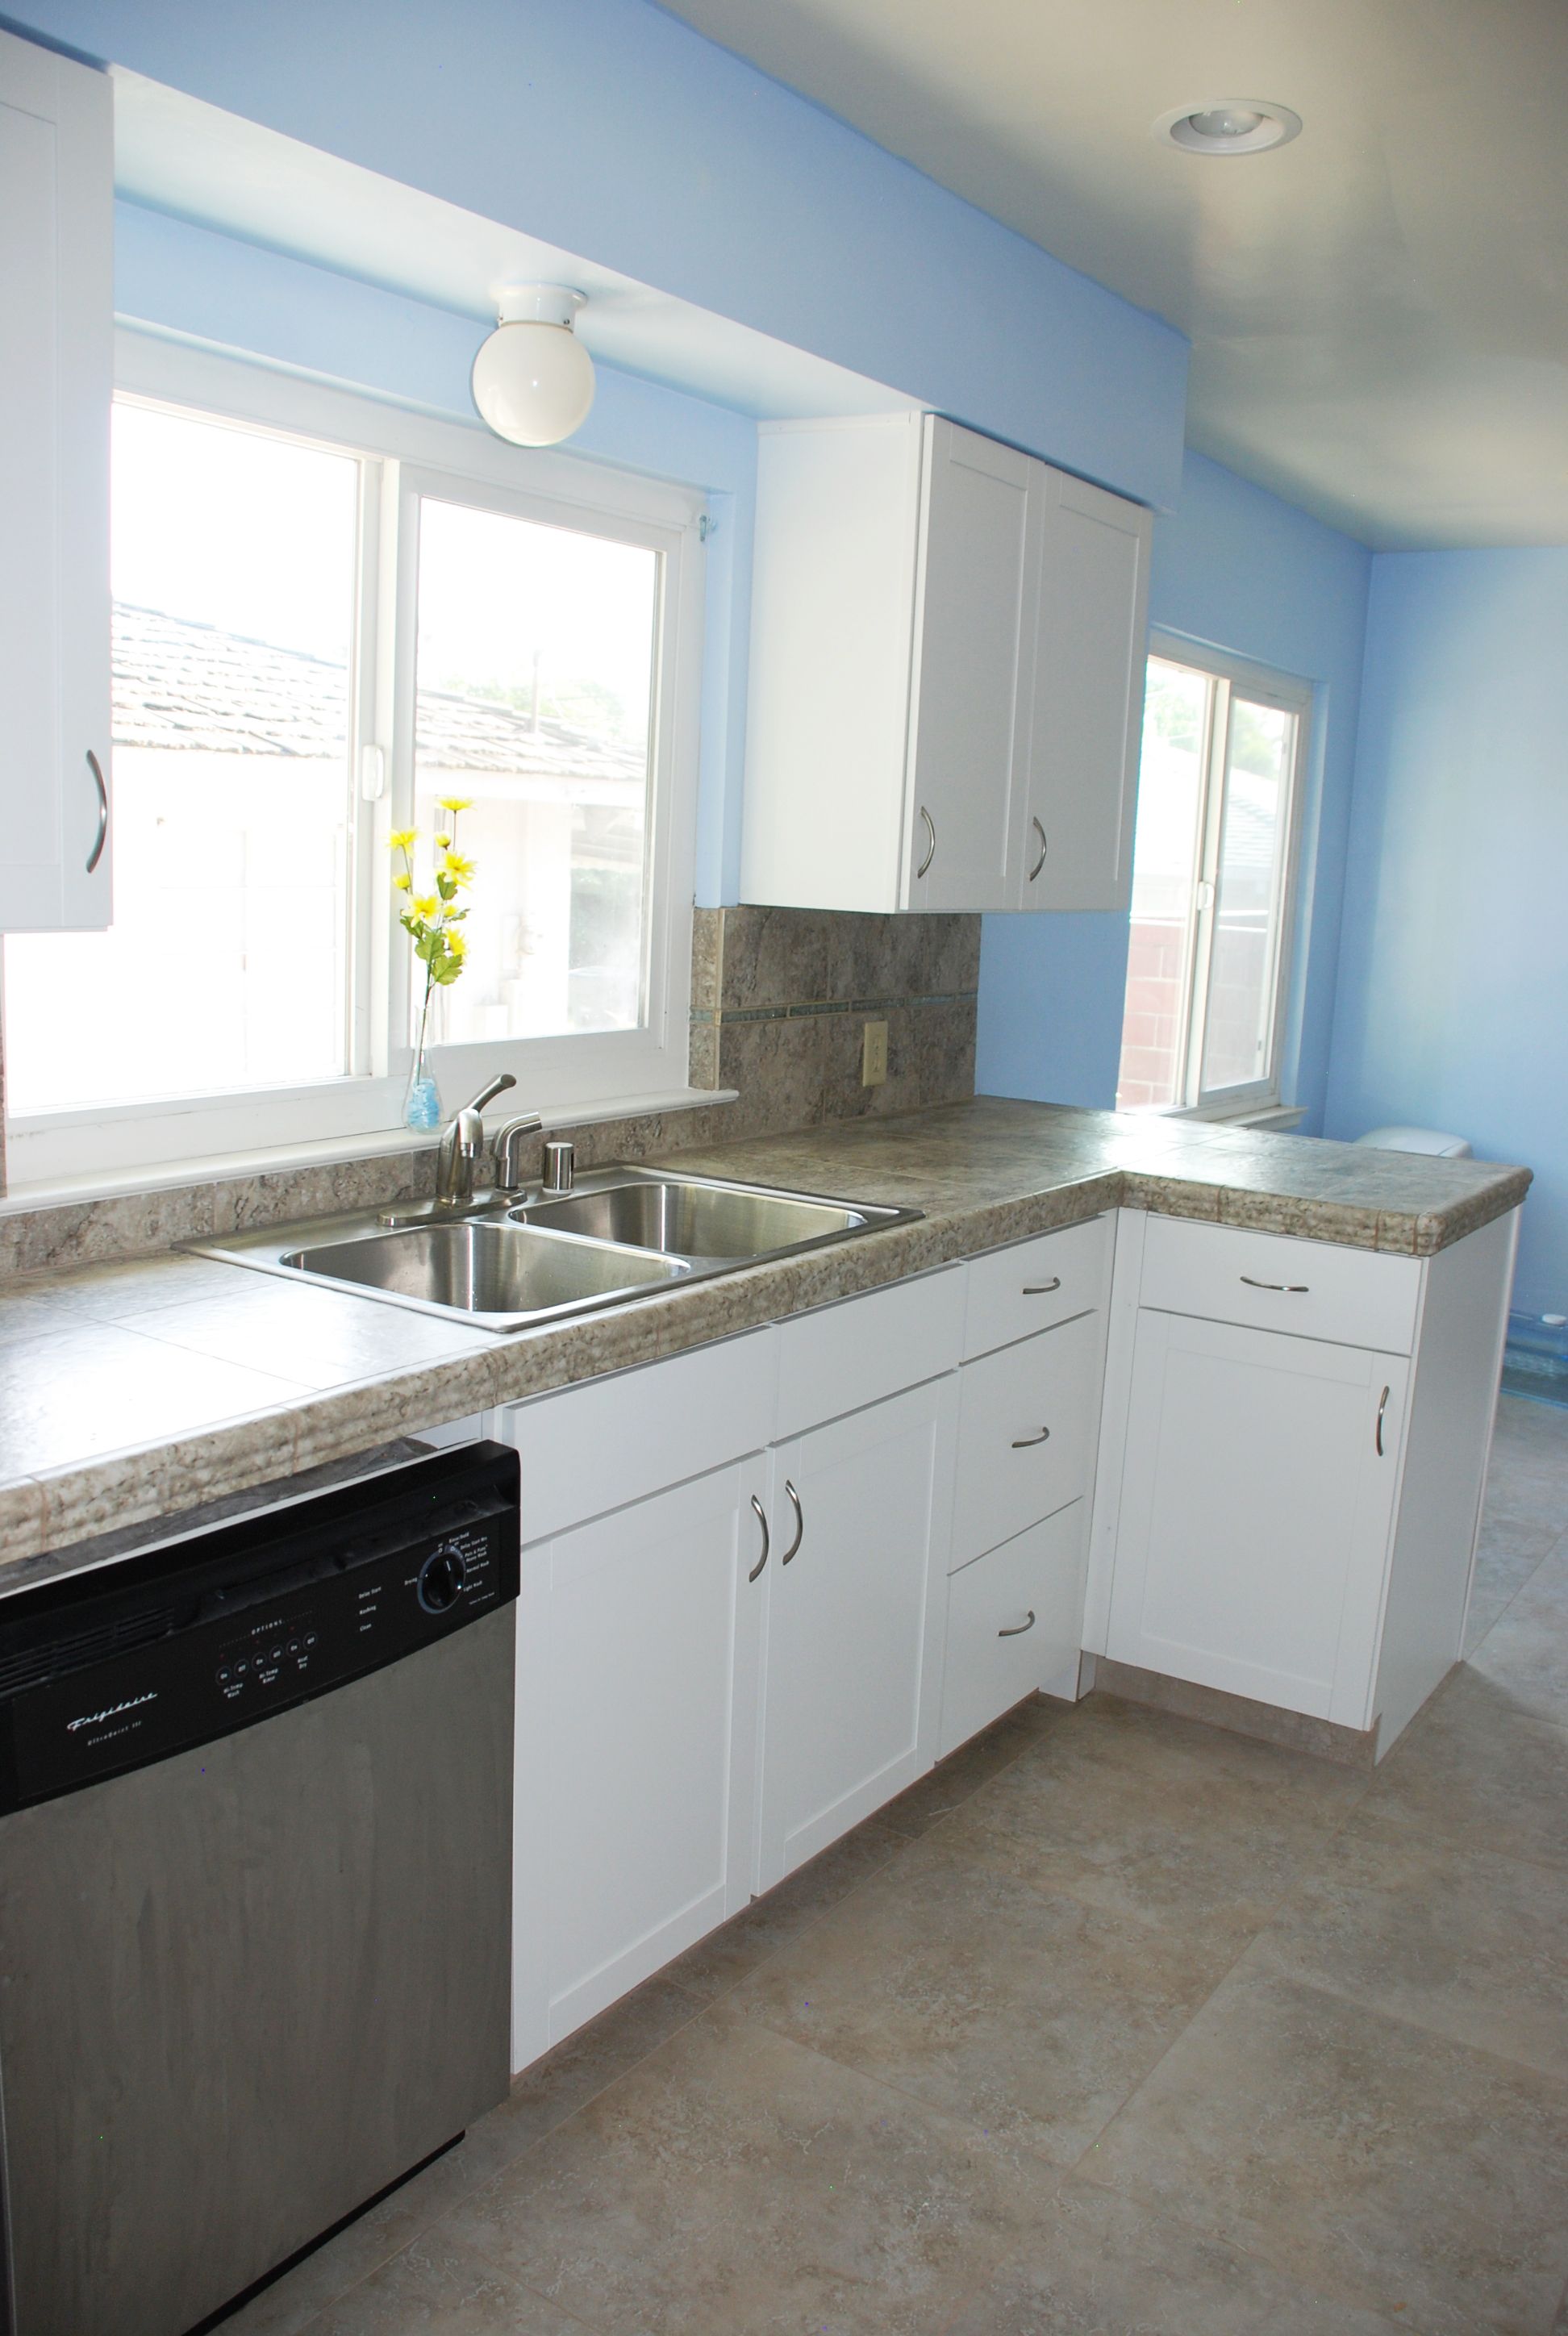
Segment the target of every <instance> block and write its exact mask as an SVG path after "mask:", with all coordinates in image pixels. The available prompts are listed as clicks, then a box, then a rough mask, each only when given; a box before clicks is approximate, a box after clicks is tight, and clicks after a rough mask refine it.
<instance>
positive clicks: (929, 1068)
mask: <svg viewBox="0 0 1568 2336" xmlns="http://www.w3.org/2000/svg"><path fill="white" fill-rule="evenodd" d="M979 967H980V920H979V917H963V916H929V917H898V916H888V917H875V916H859V915H850V914H846V913H842V912H839V911H830V910H815V909H755V908H739V909H698V910H696V923H695V926H694V929H693V935H692V982H691V989H692V1007H691V1083H692V1085H693V1086H713V1087H738V1088H739V1090H740V1097H741V1100H740V1103H739V1105H737V1106H736V1118H735V1134H736V1135H741V1134H747V1135H750V1134H765V1133H773V1132H774V1131H782V1130H784V1129H785V1128H790V1127H809V1126H815V1125H817V1124H820V1123H821V1122H823V1121H824V1120H831V1119H859V1118H863V1117H866V1116H868V1115H872V1114H874V1115H876V1116H878V1117H881V1116H884V1115H885V1114H888V1113H891V1112H901V1111H918V1110H920V1109H921V1108H922V1107H923V1106H925V1105H931V1104H940V1103H956V1102H959V1101H961V1100H962V1099H963V1098H964V1097H966V1096H968V1095H973V1093H974V1091H975V998H976V991H977V989H978V988H979ZM873 1021H874V1022H885V1023H886V1024H887V1026H888V1076H887V1078H886V1080H885V1081H884V1083H883V1084H882V1085H881V1086H875V1087H868V1086H863V1085H862V1084H861V1054H862V1038H863V1035H864V1028H865V1025H866V1023H867V1022H873Z"/></svg>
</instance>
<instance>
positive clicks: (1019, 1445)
mask: <svg viewBox="0 0 1568 2336" xmlns="http://www.w3.org/2000/svg"><path fill="white" fill-rule="evenodd" d="M1050 1440H1051V1431H1050V1429H1049V1428H1048V1427H1042V1428H1041V1430H1040V1432H1039V1434H1038V1435H1037V1436H1014V1438H1013V1450H1014V1451H1015V1452H1027V1451H1029V1450H1030V1449H1031V1448H1032V1446H1033V1445H1037V1444H1048V1443H1049V1442H1050Z"/></svg>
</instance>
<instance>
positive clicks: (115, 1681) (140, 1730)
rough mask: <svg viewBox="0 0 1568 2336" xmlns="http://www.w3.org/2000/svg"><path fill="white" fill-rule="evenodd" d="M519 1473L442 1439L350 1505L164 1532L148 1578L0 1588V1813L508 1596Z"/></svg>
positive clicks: (201, 1737) (160, 1751)
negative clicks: (87, 1586) (32, 1593)
mask: <svg viewBox="0 0 1568 2336" xmlns="http://www.w3.org/2000/svg"><path fill="white" fill-rule="evenodd" d="M492 1455H495V1456H494V1457H493V1458H492ZM464 1462H466V1463H467V1466H466V1467H463V1466H461V1465H454V1464H461V1463H464ZM516 1484H517V1455H516V1454H515V1453H513V1452H510V1451H508V1450H507V1449H506V1447H504V1446H502V1445H477V1446H473V1447H470V1448H469V1449H468V1450H467V1451H464V1450H463V1449H459V1450H457V1451H454V1452H451V1453H443V1454H440V1455H436V1456H435V1457H434V1458H433V1460H430V1461H416V1462H414V1464H413V1465H411V1466H410V1467H407V1468H404V1469H398V1470H395V1471H393V1472H390V1473H389V1475H386V1476H383V1477H377V1478H374V1479H372V1480H371V1481H370V1483H369V1484H367V1485H366V1486H365V1487H364V1488H363V1491H362V1492H361V1494H360V1498H359V1500H358V1501H357V1503H355V1502H354V1501H353V1500H347V1501H346V1494H352V1493H353V1492H354V1491H355V1490H356V1489H358V1488H353V1487H346V1488H345V1492H344V1493H342V1494H329V1495H326V1498H325V1500H324V1501H322V1502H310V1503H302V1504H299V1506H298V1508H297V1510H290V1509H287V1508H286V1509H282V1510H279V1511H278V1512H275V1513H274V1514H273V1515H272V1517H271V1518H270V1519H267V1518H260V1519H250V1520H247V1521H246V1523H245V1524H244V1525H243V1526H242V1527H238V1528H225V1529H220V1530H219V1533H215V1534H211V1535H208V1536H204V1537H202V1539H201V1540H200V1541H192V1542H189V1543H179V1544H175V1545H174V1546H173V1547H172V1548H170V1550H168V1551H167V1552H160V1553H159V1554H160V1555H161V1557H162V1560H163V1565H162V1571H161V1576H159V1575H157V1574H155V1573H153V1572H150V1570H149V1562H148V1560H147V1559H145V1558H143V1559H141V1560H136V1561H128V1562H127V1564H126V1566H125V1568H124V1569H121V1568H114V1569H105V1570H104V1571H105V1572H113V1573H114V1574H115V1575H119V1574H120V1573H121V1572H124V1574H125V1575H126V1576H128V1577H129V1576H130V1575H131V1572H132V1569H134V1575H135V1578H134V1579H130V1578H127V1579H125V1580H123V1581H122V1582H116V1584H115V1586H114V1587H112V1588H111V1589H108V1590H102V1591H100V1592H99V1594H98V1595H96V1596H93V1595H92V1594H91V1593H89V1594H87V1595H78V1596H77V1597H75V1598H69V1597H61V1598H58V1599H56V1600H55V1601H53V1602H52V1603H49V1604H45V1605H43V1606H42V1607H40V1606H38V1605H37V1604H36V1603H35V1602H34V1601H33V1600H31V1599H29V1598H28V1594H27V1593H21V1594H19V1596H18V1597H17V1598H16V1599H15V1601H12V1600H6V1601H0V1814H3V1813H4V1812H5V1811H6V1810H9V1809H15V1808H21V1807H25V1806H28V1805H29V1804H30V1803H32V1802H35V1801H41V1800H48V1799H51V1798H53V1797H54V1795H56V1794H58V1793H63V1792H69V1791H72V1790H73V1789H75V1788H76V1787H78V1786H82V1785H85V1784H90V1783H92V1782H93V1780H94V1779H96V1778H98V1777H104V1776H118V1775H121V1774H122V1773H123V1772H124V1771H125V1770H126V1769H128V1768H134V1767H141V1766H142V1765H143V1764H144V1763H146V1762H147V1761H149V1760H153V1759H159V1758H162V1757H166V1756H167V1755H168V1754H170V1753H172V1752H176V1751H180V1750H183V1749H185V1748H187V1747H190V1746H193V1745H198V1744H202V1743H208V1742H210V1741H211V1740H213V1739H214V1738H215V1737H219V1736H225V1735H229V1734H231V1733H232V1732H233V1731H234V1730H235V1729H237V1728H246V1727H249V1726H251V1725H252V1724H253V1723H255V1722H256V1721H258V1720H260V1719H264V1718H268V1717H269V1716H270V1715H271V1714H273V1713H275V1712H278V1711H283V1710H287V1708H289V1707H290V1706H292V1705H295V1704H299V1703H305V1702H308V1701H309V1700H310V1699H311V1698H314V1697H315V1696H317V1695H320V1694H323V1693H325V1692H326V1690H327V1689H330V1688H336V1687H341V1686H343V1685H345V1684H346V1682H348V1681H349V1680H352V1679H355V1678H358V1677H361V1676H363V1675H365V1673H368V1672H370V1671H375V1670H379V1669H382V1668H383V1666H384V1665H385V1664H387V1663H392V1662H396V1661H399V1660H402V1658H403V1657H404V1656H406V1655H412V1654H414V1653H416V1652H417V1651H418V1650H419V1649H420V1648H421V1647H424V1646H427V1645H430V1644H432V1643H433V1642H434V1641H435V1640H439V1639H443V1638H447V1637H449V1636H450V1635H451V1634H452V1633H453V1631H454V1630H463V1629H464V1628H465V1627H466V1626H467V1625H468V1624H469V1623H471V1622H474V1621H479V1620H480V1619H481V1618H482V1616H483V1615H485V1614H487V1613H490V1612H492V1611H494V1610H495V1609H496V1608H498V1607H500V1606H501V1605H502V1604H504V1603H505V1602H507V1601H510V1600H511V1599H514V1598H515V1597H516V1595H517V1586H518V1539H519V1535H518V1510H517V1492H516ZM324 1508H325V1509H326V1511H327V1514H326V1515H324V1516H323V1515H318V1514H317V1511H318V1510H320V1509H324ZM268 1527H270V1530H268ZM213 1543H217V1544H219V1546H218V1547H217V1548H212V1547H211V1544H213ZM48 1586H49V1587H54V1586H55V1585H48ZM71 1587H72V1584H71V1582H69V1581H68V1582H65V1583H64V1584H62V1585H59V1588H60V1589H61V1590H63V1591H68V1590H70V1588H71Z"/></svg>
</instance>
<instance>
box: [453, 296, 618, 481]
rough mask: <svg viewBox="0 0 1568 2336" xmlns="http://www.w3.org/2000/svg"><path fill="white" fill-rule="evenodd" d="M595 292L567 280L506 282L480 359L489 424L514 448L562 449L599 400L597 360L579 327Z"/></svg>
mask: <svg viewBox="0 0 1568 2336" xmlns="http://www.w3.org/2000/svg"><path fill="white" fill-rule="evenodd" d="M587 297H588V296H587V294H586V293H582V292H573V291H570V290H569V289H568V288H567V287H566V286H565V285H563V284H503V285H502V287H500V289H499V291H498V292H497V294H496V308H497V311H498V314H499V317H500V321H499V323H498V324H497V326H496V328H495V330H494V332H493V333H492V335H491V336H490V338H489V339H488V340H487V341H485V342H484V343H483V344H482V346H481V348H480V351H479V355H477V356H476V357H475V358H474V360H473V373H472V390H473V402H474V404H475V405H476V406H477V407H478V408H479V415H480V419H481V421H482V422H484V423H487V424H488V426H489V427H490V428H491V429H492V430H493V431H494V433H495V434H496V436H497V437H498V438H507V439H510V440H511V443H512V444H513V445H514V446H556V445H559V444H560V441H561V440H562V439H563V438H570V436H571V433H572V432H573V431H574V430H578V429H580V428H581V426H582V423H584V422H585V421H586V420H587V418H588V409H589V406H590V405H591V404H593V359H592V358H591V357H590V356H589V353H588V351H587V350H586V349H585V348H584V347H583V346H582V343H581V342H580V341H579V339H578V337H577V335H576V333H575V332H574V331H573V330H572V320H573V318H574V317H575V316H576V315H577V312H578V310H579V308H581V307H585V306H586V305H587Z"/></svg>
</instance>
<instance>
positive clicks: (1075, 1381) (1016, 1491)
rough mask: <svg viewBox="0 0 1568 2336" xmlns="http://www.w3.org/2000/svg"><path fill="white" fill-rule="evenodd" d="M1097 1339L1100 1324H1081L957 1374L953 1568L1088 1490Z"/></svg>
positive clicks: (1084, 1319)
mask: <svg viewBox="0 0 1568 2336" xmlns="http://www.w3.org/2000/svg"><path fill="white" fill-rule="evenodd" d="M1104 1337H1105V1318H1104V1317H1103V1316H1102V1315H1100V1314H1083V1315H1080V1316H1079V1317H1078V1319H1077V1320H1076V1321H1074V1322H1064V1323H1061V1324H1060V1325H1059V1326H1058V1327H1057V1329H1055V1330H1042V1331H1041V1332H1040V1333H1039V1334H1038V1336H1037V1337H1036V1338H1026V1339H1024V1340H1023V1341H1022V1342H1021V1344H1019V1345H1018V1346H1016V1347H1004V1348H1002V1349H1001V1350H1000V1352H999V1353H998V1354H995V1355H984V1356H982V1357H981V1358H980V1359H979V1361H978V1362H973V1363H966V1364H965V1365H964V1368H963V1370H962V1371H961V1373H960V1374H959V1388H960V1392H959V1463H958V1489H957V1494H956V1496H955V1499H954V1503H953V1534H952V1556H951V1562H952V1564H953V1565H955V1566H959V1565H964V1564H967V1563H968V1562H969V1559H970V1558H973V1557H978V1556H979V1554H980V1552H981V1551H982V1550H988V1549H995V1548H996V1546H997V1545H998V1543H1000V1542H1004V1541H1010V1540H1011V1538H1012V1536H1013V1535H1014V1534H1015V1533H1021V1532H1022V1531H1023V1529H1024V1527H1025V1526H1026V1525H1032V1524H1037V1523H1038V1522H1039V1520H1040V1519H1041V1518H1042V1517H1047V1516H1049V1515H1050V1514H1052V1512H1053V1511H1054V1510H1057V1509H1059V1508H1062V1507H1064V1506H1065V1505H1066V1503H1067V1502H1068V1501H1074V1500H1076V1499H1077V1498H1078V1496H1079V1494H1082V1493H1086V1491H1087V1490H1088V1483H1089V1469H1090V1464H1091V1461H1092V1458H1093V1454H1094V1437H1095V1426H1096V1419H1097V1416H1098V1413H1099V1398H1100V1377H1101V1368H1102V1358H1103V1345H1102V1342H1103V1339H1104Z"/></svg>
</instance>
